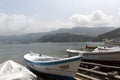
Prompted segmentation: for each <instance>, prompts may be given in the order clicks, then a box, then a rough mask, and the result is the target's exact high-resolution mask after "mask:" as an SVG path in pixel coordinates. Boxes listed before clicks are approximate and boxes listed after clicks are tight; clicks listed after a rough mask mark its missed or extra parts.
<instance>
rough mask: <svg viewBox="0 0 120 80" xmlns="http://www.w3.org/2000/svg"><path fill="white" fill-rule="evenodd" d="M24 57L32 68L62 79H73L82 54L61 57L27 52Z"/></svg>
mask: <svg viewBox="0 0 120 80" xmlns="http://www.w3.org/2000/svg"><path fill="white" fill-rule="evenodd" d="M24 59H25V61H26V62H27V64H28V66H29V67H30V68H31V69H32V70H35V71H38V72H41V73H46V74H50V75H54V76H57V77H59V78H61V79H62V80H73V79H74V76H75V74H76V72H77V70H78V67H79V65H80V56H73V57H65V58H60V57H51V56H46V55H41V54H37V53H33V52H31V53H28V54H25V55H24Z"/></svg>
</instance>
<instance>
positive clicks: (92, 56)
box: [68, 51, 120, 65]
mask: <svg viewBox="0 0 120 80" xmlns="http://www.w3.org/2000/svg"><path fill="white" fill-rule="evenodd" d="M79 54H82V56H81V57H82V61H87V62H96V63H104V64H115V65H118V64H120V51H113V52H112V51H111V52H91V53H90V52H89V53H87V52H82V53H81V52H80V51H79V52H72V51H71V52H68V55H70V56H76V55H79Z"/></svg>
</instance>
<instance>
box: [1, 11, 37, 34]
mask: <svg viewBox="0 0 120 80" xmlns="http://www.w3.org/2000/svg"><path fill="white" fill-rule="evenodd" d="M34 22H35V20H34V19H33V18H29V17H27V16H25V15H9V14H6V13H0V35H8V34H22V33H24V30H26V29H27V28H28V27H29V26H31V25H33V24H34Z"/></svg>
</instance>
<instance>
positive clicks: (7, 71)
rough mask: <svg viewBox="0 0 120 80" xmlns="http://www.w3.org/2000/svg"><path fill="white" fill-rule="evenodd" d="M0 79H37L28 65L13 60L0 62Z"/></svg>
mask: <svg viewBox="0 0 120 80" xmlns="http://www.w3.org/2000/svg"><path fill="white" fill-rule="evenodd" d="M0 80H37V76H36V75H35V74H33V73H32V72H30V71H29V70H28V69H27V68H26V67H24V66H22V65H21V64H18V63H16V62H14V61H12V60H8V61H6V62H4V63H2V64H0Z"/></svg>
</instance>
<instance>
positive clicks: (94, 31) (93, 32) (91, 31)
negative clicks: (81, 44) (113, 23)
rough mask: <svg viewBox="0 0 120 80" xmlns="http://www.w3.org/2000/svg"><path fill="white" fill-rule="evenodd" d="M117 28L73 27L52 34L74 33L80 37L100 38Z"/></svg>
mask: <svg viewBox="0 0 120 80" xmlns="http://www.w3.org/2000/svg"><path fill="white" fill-rule="evenodd" d="M114 29H115V27H73V28H61V29H58V30H55V31H52V32H51V33H72V34H78V35H87V36H93V37H95V36H98V35H99V34H103V33H106V32H109V31H111V30H114Z"/></svg>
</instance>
